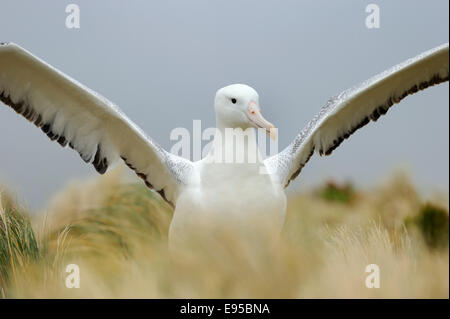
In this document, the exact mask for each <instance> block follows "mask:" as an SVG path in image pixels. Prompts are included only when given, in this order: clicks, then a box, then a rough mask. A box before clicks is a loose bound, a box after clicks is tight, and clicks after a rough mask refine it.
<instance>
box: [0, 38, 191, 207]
mask: <svg viewBox="0 0 450 319" xmlns="http://www.w3.org/2000/svg"><path fill="white" fill-rule="evenodd" d="M0 101H2V102H3V103H5V104H6V105H9V106H11V107H12V108H13V109H14V110H15V111H16V112H17V113H19V114H21V115H22V116H24V117H25V118H26V119H28V120H29V121H30V122H31V123H34V124H35V125H36V126H37V127H40V128H41V129H42V131H43V132H44V133H45V134H47V135H48V137H49V138H50V139H51V140H54V141H57V142H58V143H59V144H61V146H63V147H65V146H66V145H69V146H70V147H71V148H73V149H75V150H76V151H78V153H79V154H80V156H81V158H82V159H83V160H84V161H86V162H87V163H91V164H92V165H94V167H95V169H96V170H97V171H98V172H99V173H100V174H103V173H104V172H105V171H106V170H107V169H108V167H109V166H110V165H111V164H112V163H113V162H114V161H116V160H117V159H118V158H119V157H120V158H122V159H123V160H124V161H125V163H126V164H127V165H128V166H129V167H130V168H131V169H133V170H134V171H135V172H136V174H137V175H138V176H139V177H140V178H142V179H143V180H144V181H145V184H146V185H147V186H148V187H149V188H151V189H154V190H156V191H157V192H159V194H160V195H161V196H162V197H163V198H164V199H165V200H166V201H167V202H169V203H170V204H172V205H174V200H175V198H176V196H177V192H178V191H179V189H180V187H182V186H183V184H185V183H186V180H187V179H188V178H189V174H190V173H191V171H192V163H191V162H190V161H188V160H185V159H183V158H181V157H177V156H175V155H172V154H170V153H168V152H166V151H165V150H164V149H162V148H161V147H160V146H159V145H158V144H157V143H155V142H154V141H153V140H152V139H150V138H149V137H147V136H146V135H145V133H144V132H143V131H142V130H141V129H140V128H139V127H138V126H137V125H135V124H134V123H133V122H131V121H130V120H129V119H128V118H127V117H126V116H125V114H123V113H122V112H121V111H120V110H119V108H118V107H117V106H116V105H114V104H113V103H112V102H110V101H109V100H107V99H106V98H104V97H103V96H101V95H99V94H98V93H96V92H94V91H92V90H90V89H89V88H87V87H85V86H83V85H82V84H80V83H78V82H77V81H75V80H73V79H72V78H70V77H69V76H67V75H65V74H63V73H62V72H60V71H58V70H56V69H55V68H53V67H52V66H50V65H48V64H47V63H45V62H44V61H42V60H40V59H39V58H37V57H35V56H34V55H32V54H31V53H29V52H28V51H26V50H24V49H23V48H21V47H20V46H18V45H16V44H13V43H0ZM15 142H17V140H15Z"/></svg>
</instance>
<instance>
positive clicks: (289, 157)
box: [265, 43, 449, 187]
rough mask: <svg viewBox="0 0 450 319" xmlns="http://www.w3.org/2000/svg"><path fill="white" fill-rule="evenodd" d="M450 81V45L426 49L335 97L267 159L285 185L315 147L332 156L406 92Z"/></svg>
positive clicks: (384, 112)
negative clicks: (281, 149)
mask: <svg viewBox="0 0 450 319" xmlns="http://www.w3.org/2000/svg"><path fill="white" fill-rule="evenodd" d="M448 80H449V45H448V43H446V44H443V45H441V46H439V47H436V48H434V49H431V50H429V51H426V52H424V53H422V54H420V55H418V56H416V57H414V58H411V59H409V60H406V61H404V62H403V63H400V64H398V65H396V66H394V67H392V68H390V69H388V70H386V71H384V72H382V73H380V74H378V75H376V76H374V77H372V78H370V79H368V80H367V81H364V82H362V83H360V84H359V85H356V86H354V87H352V88H350V89H347V90H345V91H343V92H342V93H340V94H339V95H337V96H335V97H333V98H331V99H330V100H329V101H328V102H327V103H326V104H325V106H323V107H322V109H321V110H320V111H319V113H318V114H317V115H316V116H315V117H314V118H313V119H312V120H311V121H310V122H309V123H308V124H307V125H306V127H305V128H304V129H303V130H302V131H300V133H299V134H298V135H297V136H296V137H295V139H294V141H293V142H292V143H291V144H289V145H288V146H287V147H286V148H285V149H284V150H283V151H281V152H280V153H278V154H277V155H275V156H272V157H269V158H268V159H266V161H265V164H266V166H267V168H268V170H269V171H270V172H271V173H272V174H274V175H275V176H276V177H277V178H278V180H279V182H280V183H282V184H283V185H284V186H285V187H287V186H288V185H289V182H290V181H291V180H293V179H294V178H296V177H297V176H298V174H299V173H300V172H301V169H302V168H303V167H304V166H305V164H306V163H307V162H308V160H309V159H310V158H311V156H312V155H313V154H314V151H317V152H318V153H319V154H320V155H323V154H325V155H329V154H331V153H332V152H333V150H335V149H336V148H337V147H338V146H339V145H340V144H341V143H342V142H343V141H344V140H345V139H347V138H349V137H350V136H351V135H352V134H353V133H354V132H355V131H357V130H358V129H359V128H361V127H363V126H365V125H366V124H368V123H370V122H371V121H376V120H377V119H378V118H379V117H380V116H381V115H384V114H386V112H387V111H388V110H389V108H390V107H392V106H393V105H394V104H396V103H399V102H400V101H401V100H403V99H404V98H405V97H406V96H408V95H411V94H414V93H416V92H418V91H420V90H424V89H426V88H427V87H429V86H433V85H435V84H439V83H442V82H446V81H448Z"/></svg>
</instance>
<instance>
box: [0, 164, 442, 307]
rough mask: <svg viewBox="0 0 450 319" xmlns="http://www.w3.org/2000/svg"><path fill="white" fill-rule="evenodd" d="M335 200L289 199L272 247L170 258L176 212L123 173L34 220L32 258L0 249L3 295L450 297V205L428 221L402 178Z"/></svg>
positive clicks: (438, 204)
mask: <svg viewBox="0 0 450 319" xmlns="http://www.w3.org/2000/svg"><path fill="white" fill-rule="evenodd" d="M336 189H337V190H336ZM336 189H331V192H332V193H326V195H324V193H323V192H322V191H311V192H309V193H304V194H300V195H297V196H291V198H290V200H289V203H288V216H287V220H286V224H285V227H284V229H283V233H282V236H281V238H279V239H278V240H277V241H271V244H268V243H267V242H262V241H261V242H255V241H250V240H249V241H242V240H238V239H237V237H236V236H233V233H232V232H222V233H220V234H217V237H218V238H219V239H220V241H219V242H220V243H221V244H220V245H214V246H213V245H211V244H209V241H201V242H197V244H196V245H195V250H194V249H193V250H192V251H185V252H184V253H183V254H182V255H179V256H175V257H171V256H170V255H169V253H168V250H167V231H168V226H169V223H170V218H171V210H170V208H169V207H168V206H167V205H165V204H164V203H163V202H161V200H160V199H159V198H158V197H157V196H156V195H154V194H153V193H151V192H150V191H148V190H147V189H146V188H145V187H144V186H143V185H140V184H126V183H124V182H123V179H122V172H121V170H120V169H117V170H116V171H112V172H111V173H108V174H107V175H106V176H103V177H99V178H96V179H95V180H92V181H88V182H85V183H78V184H73V185H70V186H69V187H68V188H67V189H66V190H63V191H62V192H61V193H60V194H59V195H57V196H56V197H55V199H54V200H53V201H52V203H51V204H50V205H49V208H48V210H47V211H46V214H45V216H46V217H45V218H40V219H34V220H33V228H34V232H35V233H37V237H38V239H37V240H36V242H37V247H36V251H35V252H34V254H35V255H36V256H35V257H33V258H30V257H29V256H28V255H29V254H30V252H29V251H22V250H21V248H20V245H18V246H17V247H16V248H14V249H13V250H14V251H12V252H11V251H10V250H8V251H10V252H9V253H8V251H6V250H5V249H3V252H2V248H1V247H2V246H0V253H3V255H4V256H3V257H4V258H3V259H2V257H1V256H0V262H1V263H3V264H2V265H1V267H0V276H2V277H1V278H0V279H1V280H0V296H3V297H7V298H15V297H25V298H47V297H57V298H79V297H83V298H103V297H107V298H185V297H189V298H259V297H261V298H383V297H386V298H418V297H422V298H432V297H436V298H448V297H449V287H448V285H449V254H448V196H446V195H445V196H442V195H440V196H434V197H433V199H432V200H431V203H432V204H433V205H434V206H430V207H432V208H431V213H430V214H431V215H430V216H432V222H431V224H430V223H429V222H428V223H427V222H424V220H425V221H428V220H429V219H423V218H422V219H420V218H421V217H420V216H421V215H420V214H421V212H422V214H423V207H424V204H425V202H426V201H425V200H424V199H423V198H421V197H420V196H419V195H418V194H417V192H416V191H415V190H414V188H413V187H412V185H411V183H410V182H409V181H408V179H407V178H406V177H405V176H403V175H395V176H394V177H392V178H391V179H390V180H389V182H387V183H385V184H384V185H380V186H378V187H374V188H373V189H371V190H369V191H366V192H355V193H353V192H352V193H351V196H350V197H351V198H348V197H346V196H347V195H348V194H347V195H345V196H341V195H340V193H339V191H340V190H339V188H336ZM328 191H330V190H328ZM333 192H335V193H333ZM330 194H331V195H330ZM336 194H337V195H336ZM3 202H4V204H3V206H0V207H1V208H0V212H1V213H2V216H3V217H2V221H3V224H4V225H8V218H7V217H5V216H7V215H8V214H9V215H11V214H13V212H15V214H16V215H20V214H23V212H20V209H18V208H17V207H18V206H17V204H15V203H13V201H11V200H9V199H7V198H6V197H5V196H3ZM433 207H435V208H436V209H437V213H435V211H434V210H433V209H434V208H433ZM439 208H441V210H439ZM435 215H436V216H438V217H439V218H441V219H439V218H437V219H436V218H434V217H433V216H435ZM20 216H21V215H20ZM427 216H428V215H427ZM427 218H428V217H427ZM442 218H443V219H442ZM445 222H446V223H447V226H446V228H445V225H444V224H445ZM9 223H10V224H11V227H13V228H14V225H15V224H14V223H16V224H17V223H18V224H20V225H22V226H20V225H19V226H17V225H16V226H15V227H16V228H18V229H22V228H24V226H23V225H25V224H26V223H25V222H24V221H23V222H14V221H11V220H10V221H9ZM430 225H431V226H430ZM11 227H10V228H11ZM1 231H3V234H4V235H3V237H0V243H1V242H2V241H3V243H4V244H5V245H4V247H6V248H7V249H9V248H8V247H11V243H9V242H8V241H6V238H9V240H10V241H11V239H14V238H12V237H14V236H13V235H11V232H9V233H8V236H6V237H5V234H6V233H5V227H4V226H3V228H2V227H0V234H1ZM29 231H30V230H29V229H28V232H29ZM427 234H428V237H427ZM430 236H431V237H430ZM436 236H437V237H439V238H437V237H436ZM22 237H23V236H22ZM25 237H26V236H25ZM25 237H24V238H25ZM269 237H271V235H270V234H269ZM273 237H276V236H275V235H274V236H273ZM435 237H436V238H437V239H436V238H435ZM26 238H28V237H26ZM442 238H443V239H442ZM21 240H23V239H21ZM436 240H437V241H436ZM19 241H20V240H19ZM8 245H9V246H8ZM33 249H34V248H33ZM33 249H31V251H34V250H33ZM71 263H75V264H77V265H79V267H80V279H81V281H80V288H79V289H76V288H73V289H68V288H66V287H65V284H64V283H65V278H66V276H67V275H68V274H67V273H65V267H66V265H68V264H71ZM368 264H377V265H378V266H379V268H380V285H381V287H380V288H378V289H376V288H373V289H369V288H367V287H366V286H365V279H366V276H367V275H368V274H367V273H366V272H365V268H366V266H367V265H368Z"/></svg>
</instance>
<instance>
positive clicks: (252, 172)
mask: <svg viewBox="0 0 450 319" xmlns="http://www.w3.org/2000/svg"><path fill="white" fill-rule="evenodd" d="M448 79H449V46H448V43H447V44H444V45H441V46H439V47H437V48H434V49H431V50H429V51H426V52H424V53H422V54H420V55H418V56H416V57H414V58H411V59H409V60H406V61H405V62H403V63H400V64H398V65H396V66H394V67H392V68H390V69H388V70H387V71H385V72H382V73H380V74H378V75H376V76H374V77H372V78H370V79H369V80H367V81H364V82H362V83H361V84H359V85H357V86H354V87H352V88H350V89H348V90H345V91H343V92H342V93H341V94H339V95H337V96H335V97H333V98H331V99H330V100H329V101H328V102H327V104H326V105H325V106H324V107H323V108H322V109H321V110H320V111H319V113H318V114H317V116H315V117H314V118H313V119H312V120H311V121H310V122H309V123H308V124H307V126H306V127H305V128H304V129H303V130H301V131H300V133H299V134H298V135H297V136H296V137H295V139H294V141H293V142H292V143H291V144H290V145H289V146H288V147H286V148H285V149H284V150H282V151H281V152H280V153H279V154H277V155H275V156H272V157H269V158H267V159H265V160H262V159H261V157H259V156H257V157H256V160H255V161H250V160H248V158H250V157H251V156H248V157H247V155H251V154H252V153H253V152H257V151H256V149H257V148H255V145H256V134H255V133H254V129H251V130H250V133H249V130H248V128H252V127H254V128H263V129H265V130H267V132H268V133H269V134H271V135H273V134H274V131H273V130H272V129H273V125H272V124H271V123H269V122H268V121H266V120H265V119H264V117H263V116H262V115H261V111H260V107H259V99H258V94H257V93H256V91H255V90H254V89H252V88H251V87H249V86H247V85H243V84H234V85H230V86H227V87H224V88H222V89H220V90H218V91H217V93H216V96H215V104H214V106H215V112H216V127H217V129H216V135H215V138H214V141H213V146H212V148H211V151H210V153H209V154H208V155H207V156H206V157H205V158H203V159H202V160H200V161H197V162H191V161H189V160H187V159H184V158H181V157H178V156H175V155H173V154H170V153H169V152H167V151H165V150H164V149H162V148H161V147H160V146H159V145H158V144H157V143H155V142H154V141H153V140H152V139H151V138H149V137H148V136H146V135H145V133H144V132H143V131H142V130H141V129H140V128H139V127H137V125H135V124H134V123H133V122H131V121H130V120H129V119H128V118H127V117H126V116H125V115H124V114H123V113H122V112H121V111H120V110H119V108H118V107H117V106H116V105H114V104H113V103H112V102H110V101H109V100H107V99H106V98H104V97H103V96H101V95H99V94H97V93H96V92H94V91H92V90H90V89H89V88H87V87H85V86H83V85H82V84H80V83H78V82H77V81H75V80H73V79H72V78H70V77H69V76H67V75H65V74H63V73H62V72H60V71H58V70H57V69H55V68H53V67H52V66H50V65H48V64H47V63H45V62H44V61H42V60H40V59H38V58H37V57H35V56H34V55H32V54H31V53H29V52H27V51H26V50H24V49H23V48H21V47H20V46H18V45H16V44H13V43H1V44H0V100H1V101H2V102H3V103H5V104H6V105H9V106H10V107H12V108H13V109H14V110H15V111H16V112H17V113H19V114H22V115H23V116H24V117H25V118H27V119H28V120H29V121H30V122H32V123H34V124H35V125H36V126H37V127H40V128H41V129H42V131H43V132H44V133H45V134H47V135H48V137H49V138H50V139H51V140H54V141H57V142H58V143H59V144H61V145H62V146H63V147H65V146H66V145H69V146H70V147H71V148H73V149H75V150H76V151H78V152H79V154H80V155H81V158H82V159H83V160H84V161H86V162H87V163H91V164H93V165H94V167H95V169H96V170H97V171H98V172H99V173H100V174H103V173H105V171H106V170H107V169H108V167H109V166H111V165H112V164H113V163H114V162H115V161H116V160H117V159H119V158H121V159H122V160H123V161H124V162H125V163H126V164H127V165H128V166H129V167H130V168H131V169H133V170H134V171H135V172H136V174H137V175H138V176H139V177H140V178H142V179H143V181H144V182H145V184H146V185H147V186H148V187H149V188H150V189H153V190H155V191H156V192H158V193H159V194H160V195H161V196H162V198H163V199H164V200H165V201H167V202H168V203H169V204H170V205H172V206H173V207H174V208H175V212H174V217H173V220H172V222H171V225H170V231H169V244H170V245H171V246H177V245H178V244H179V243H181V242H183V240H184V239H185V238H186V236H188V235H189V234H190V233H195V232H197V229H198V224H199V223H201V222H202V221H204V220H206V219H208V218H207V217H211V216H214V217H218V218H219V220H221V221H223V222H224V223H225V222H230V221H231V222H230V223H231V224H234V225H236V227H241V226H245V225H248V224H245V223H243V222H242V221H244V220H247V219H248V218H249V217H251V218H257V219H258V220H262V219H264V220H266V221H267V222H269V223H270V224H272V225H274V226H275V227H276V228H277V229H279V230H280V229H281V227H282V225H283V223H284V217H285V213H286V196H285V193H284V188H286V187H287V186H288V184H289V182H290V181H291V180H293V179H294V178H295V177H297V176H298V174H299V173H300V171H301V169H302V168H303V166H304V165H305V164H306V163H307V162H308V160H309V158H310V157H311V156H312V155H313V153H314V152H315V151H316V152H318V153H319V154H320V155H322V154H325V155H328V154H330V153H331V152H332V151H333V150H334V149H335V148H336V147H337V146H339V145H340V144H341V143H342V141H343V140H344V139H346V138H348V137H349V136H350V135H351V134H352V133H354V132H355V131H356V130H357V129H359V128H361V127H362V126H364V125H365V124H367V123H369V122H370V121H371V120H372V121H376V120H377V119H378V118H379V116H380V115H383V114H385V113H386V112H387V111H388V109H389V108H390V107H391V106H392V105H394V104H395V103H398V102H400V101H401V100H402V99H403V98H405V97H406V96H407V95H410V94H413V93H415V92H417V91H419V90H422V89H425V88H427V87H429V86H432V85H435V84H438V83H442V82H444V81H448ZM227 128H233V129H242V130H240V131H239V130H237V132H238V133H237V134H238V135H239V136H238V137H243V138H242V139H241V138H236V139H233V140H232V141H230V140H229V139H228V140H227V139H226V138H222V137H223V136H224V135H226V129H227ZM244 130H245V131H244ZM239 132H240V133H239ZM244 137H245V138H244ZM238 150H242V152H243V153H244V154H241V155H245V156H244V159H245V160H244V161H243V162H239V163H237V162H236V161H234V162H227V161H223V159H224V158H226V157H227V156H228V155H229V154H237V153H239V151H238ZM236 152H237V153H236ZM236 156H237V155H236ZM218 159H222V160H218ZM261 168H262V169H263V170H261ZM251 218H250V220H251ZM241 228H242V227H241ZM244 228H245V227H244Z"/></svg>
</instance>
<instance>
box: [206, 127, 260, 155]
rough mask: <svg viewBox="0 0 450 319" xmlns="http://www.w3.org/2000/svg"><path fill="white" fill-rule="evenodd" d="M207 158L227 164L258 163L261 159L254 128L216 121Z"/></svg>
mask: <svg viewBox="0 0 450 319" xmlns="http://www.w3.org/2000/svg"><path fill="white" fill-rule="evenodd" d="M208 158H209V159H210V160H214V161H215V162H217V163H227V164H228V163H235V164H258V163H260V162H261V161H262V160H261V155H260V153H259V150H258V144H257V140H256V132H255V130H254V129H253V128H250V129H246V130H243V129H240V128H237V129H235V128H231V127H227V126H226V125H222V123H220V122H218V123H217V128H216V133H215V135H214V141H213V144H212V147H211V150H210V152H209V154H208Z"/></svg>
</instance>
